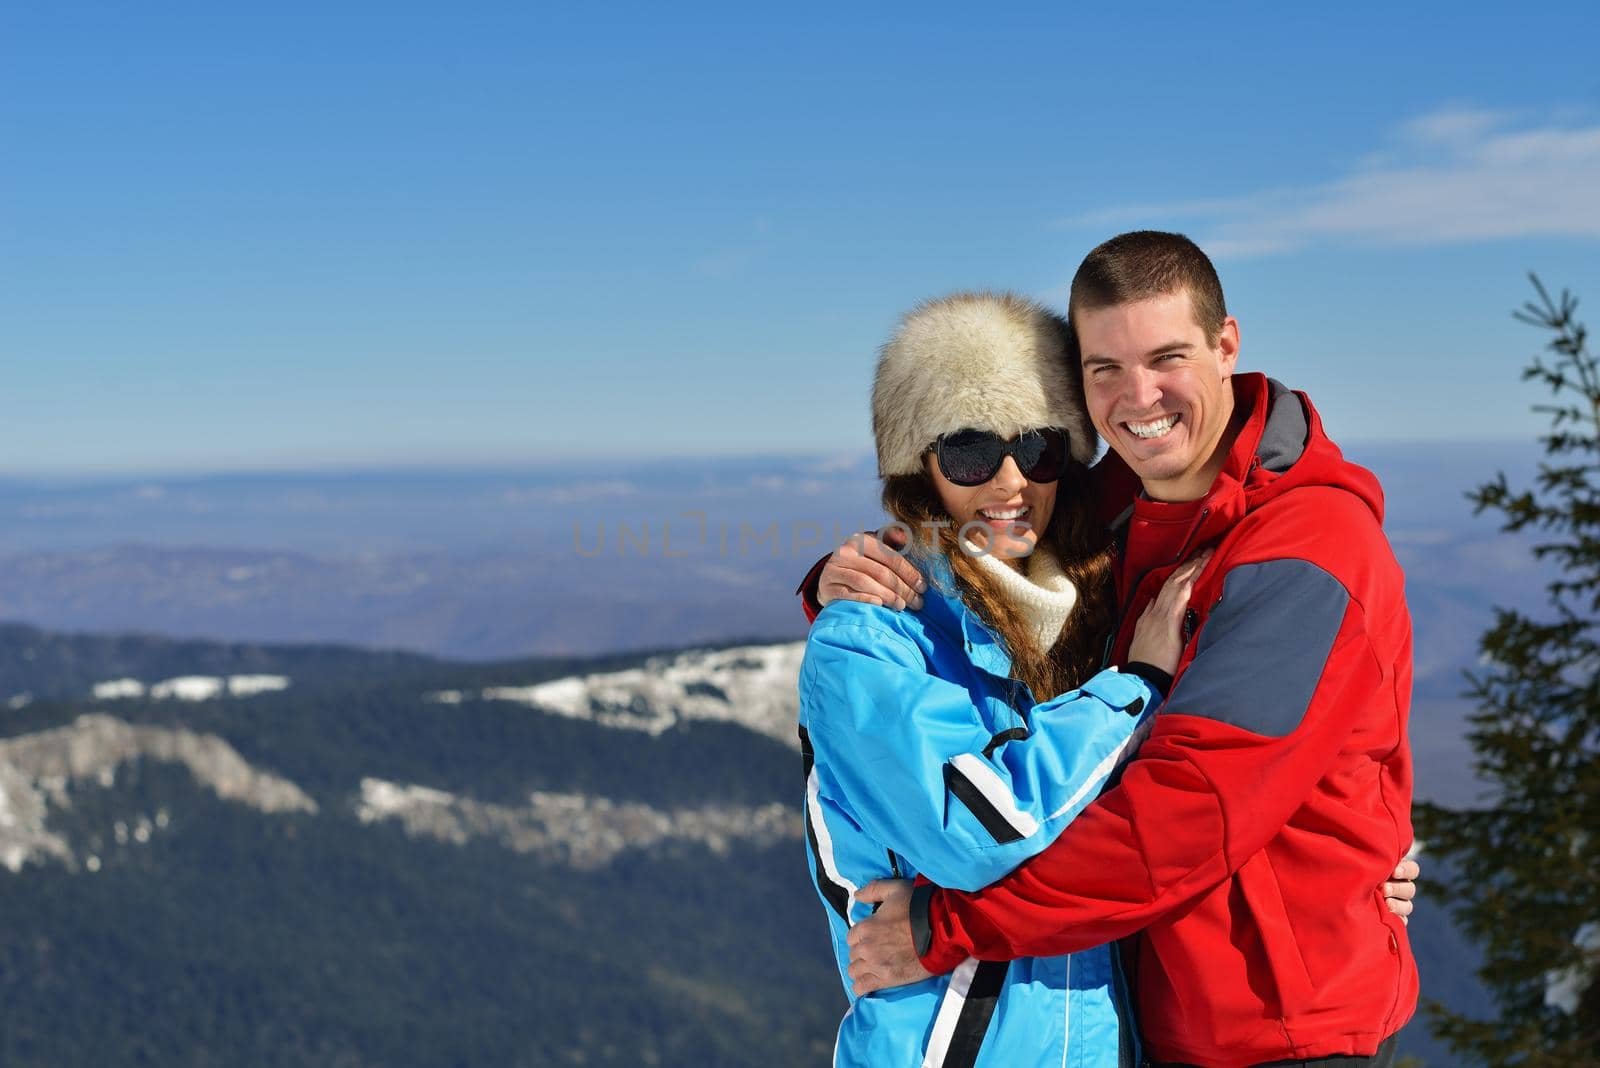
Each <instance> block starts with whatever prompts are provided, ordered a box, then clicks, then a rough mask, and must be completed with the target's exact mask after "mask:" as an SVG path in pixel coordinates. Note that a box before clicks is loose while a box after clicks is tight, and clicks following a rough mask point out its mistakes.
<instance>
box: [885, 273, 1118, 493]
mask: <svg viewBox="0 0 1600 1068" xmlns="http://www.w3.org/2000/svg"><path fill="white" fill-rule="evenodd" d="M1067 329H1068V327H1067V324H1066V321H1065V320H1063V319H1062V318H1060V317H1059V316H1057V315H1055V314H1053V313H1052V312H1049V311H1047V310H1045V309H1044V308H1043V307H1041V306H1040V305H1038V304H1035V303H1034V302H1033V301H1031V300H1027V299H1026V298H1023V297H1018V296H1015V295H1013V294H1010V293H953V294H951V295H950V296H948V297H940V298H938V299H937V300H930V301H927V302H925V303H923V304H919V305H918V306H917V307H916V308H914V309H912V310H911V312H910V314H908V315H907V316H906V317H905V318H904V319H903V320H902V321H901V323H900V329H899V330H897V331H895V335H894V337H892V338H890V339H889V342H888V344H886V345H884V346H883V348H882V350H881V351H880V352H879V354H878V373H877V377H876V379H875V380H874V382H873V384H872V432H873V434H874V435H875V436H876V437H877V439H878V474H879V476H880V477H884V478H887V477H889V476H891V475H912V474H916V473H918V472H920V471H921V470H922V469H923V468H922V455H923V453H924V452H926V451H927V449H928V446H929V445H932V444H933V442H934V439H935V438H937V437H938V436H939V435H940V434H948V433H951V432H953V431H956V430H963V429H966V428H969V427H970V428H972V429H975V430H992V431H994V432H995V433H996V434H999V435H1001V436H1002V437H1007V438H1010V437H1015V436H1016V435H1017V434H1020V433H1021V432H1022V431H1024V430H1032V429H1035V428H1037V427H1046V426H1058V427H1061V428H1062V429H1064V430H1066V431H1067V433H1068V435H1070V442H1071V444H1070V448H1071V450H1072V456H1073V458H1074V459H1076V460H1077V461H1078V462H1080V463H1085V464H1086V463H1088V462H1089V461H1090V460H1092V459H1094V454H1095V451H1096V450H1097V449H1098V447H1099V439H1098V438H1096V437H1095V433H1094V428H1093V426H1092V425H1091V424H1090V422H1089V414H1088V412H1087V410H1086V409H1085V407H1084V403H1083V388H1082V386H1081V384H1080V382H1079V377H1078V376H1077V375H1075V374H1073V368H1072V367H1071V365H1070V364H1069V363H1068V361H1069V360H1070V359H1071V358H1072V357H1071V356H1069V355H1068V345H1067Z"/></svg>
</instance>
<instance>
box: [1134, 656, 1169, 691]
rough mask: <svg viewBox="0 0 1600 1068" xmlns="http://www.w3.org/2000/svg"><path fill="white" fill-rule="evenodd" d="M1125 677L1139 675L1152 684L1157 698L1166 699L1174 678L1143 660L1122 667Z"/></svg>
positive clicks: (1151, 686)
mask: <svg viewBox="0 0 1600 1068" xmlns="http://www.w3.org/2000/svg"><path fill="white" fill-rule="evenodd" d="M1122 673H1123V674H1124V675H1137V676H1139V677H1140V678H1141V679H1143V680H1144V681H1145V682H1148V683H1149V684H1150V688H1151V689H1153V690H1155V692H1156V696H1157V697H1166V696H1167V691H1168V690H1170V689H1172V676H1171V675H1169V674H1168V673H1167V672H1165V671H1162V670H1161V669H1160V668H1158V667H1156V666H1155V665H1154V664H1146V663H1145V662H1144V661H1143V660H1135V661H1133V662H1132V663H1130V664H1124V665H1122Z"/></svg>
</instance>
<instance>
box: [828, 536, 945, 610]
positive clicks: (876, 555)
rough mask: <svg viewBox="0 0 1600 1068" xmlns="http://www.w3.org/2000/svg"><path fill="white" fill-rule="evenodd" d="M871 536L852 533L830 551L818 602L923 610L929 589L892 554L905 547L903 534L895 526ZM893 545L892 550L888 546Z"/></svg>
mask: <svg viewBox="0 0 1600 1068" xmlns="http://www.w3.org/2000/svg"><path fill="white" fill-rule="evenodd" d="M882 535H883V536H882V538H881V539H880V538H879V537H876V536H874V535H872V534H855V535H852V536H851V537H849V538H846V539H845V542H844V544H843V545H841V546H839V547H838V548H837V549H835V550H834V551H833V555H832V556H830V557H829V558H828V562H827V564H826V565H825V566H824V567H823V569H822V574H821V575H820V576H819V577H818V579H817V603H818V604H828V603H830V602H833V601H840V600H844V601H864V602H865V603H867V604H876V605H883V606H884V607H886V608H893V609H895V610H896V611H900V610H902V609H904V608H905V607H906V606H908V605H909V606H910V607H912V608H921V607H922V596H921V594H922V591H923V590H925V589H927V588H928V584H927V583H926V582H924V581H923V578H922V575H921V573H920V572H918V571H917V569H916V567H915V566H914V565H913V564H912V563H911V561H910V560H907V559H906V558H905V557H903V556H901V555H900V554H899V553H898V552H896V551H895V549H896V548H902V549H903V548H905V544H906V536H905V532H904V531H903V530H900V529H896V528H894V527H890V528H889V529H888V530H885V531H883V532H882ZM891 546H893V547H891Z"/></svg>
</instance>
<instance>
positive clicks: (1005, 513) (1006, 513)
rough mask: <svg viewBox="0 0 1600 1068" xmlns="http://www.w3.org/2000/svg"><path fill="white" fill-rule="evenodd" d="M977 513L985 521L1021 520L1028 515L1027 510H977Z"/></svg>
mask: <svg viewBox="0 0 1600 1068" xmlns="http://www.w3.org/2000/svg"><path fill="white" fill-rule="evenodd" d="M978 512H979V513H980V514H981V515H982V516H983V517H984V518H985V519H1021V518H1022V517H1023V516H1025V515H1027V514H1028V509H1027V508H1006V509H1000V508H979V509H978Z"/></svg>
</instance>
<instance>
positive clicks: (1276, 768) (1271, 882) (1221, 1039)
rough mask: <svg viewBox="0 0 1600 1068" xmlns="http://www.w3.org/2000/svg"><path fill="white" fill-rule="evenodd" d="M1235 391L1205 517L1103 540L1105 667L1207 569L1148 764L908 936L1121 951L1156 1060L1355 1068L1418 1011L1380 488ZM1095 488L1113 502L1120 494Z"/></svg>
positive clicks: (1017, 952) (1000, 948) (1402, 629)
mask: <svg viewBox="0 0 1600 1068" xmlns="http://www.w3.org/2000/svg"><path fill="white" fill-rule="evenodd" d="M1233 383H1234V392H1235V403H1236V405H1237V407H1238V409H1239V410H1240V411H1242V412H1245V413H1248V414H1247V417H1246V420H1245V423H1244V426H1243V429H1242V430H1241V431H1240V433H1239V435H1238V437H1237V439H1236V441H1235V443H1234V446H1233V448H1232V450H1231V451H1230V454H1229V457H1228V460H1227V463H1226V465H1225V467H1224V469H1223V471H1222V473H1221V474H1220V475H1219V476H1218V477H1217V479H1216V481H1215V483H1213V485H1212V487H1211V490H1210V492H1208V493H1207V494H1206V496H1205V497H1203V498H1202V499H1200V500H1198V501H1192V502H1186V503H1179V504H1166V503H1160V502H1156V501H1150V500H1146V499H1139V500H1137V501H1135V502H1134V503H1133V504H1132V506H1131V507H1130V508H1129V509H1128V510H1127V511H1126V512H1125V513H1124V514H1123V516H1121V517H1120V525H1121V526H1122V528H1123V536H1124V537H1125V539H1126V540H1125V545H1124V552H1123V559H1122V565H1121V569H1120V574H1119V584H1120V590H1119V592H1120V595H1121V596H1120V603H1121V604H1122V606H1123V615H1122V623H1121V625H1120V627H1119V632H1118V634H1117V639H1116V644H1115V652H1114V654H1113V655H1114V659H1115V660H1116V662H1121V661H1122V660H1124V659H1125V658H1126V654H1127V648H1128V644H1129V642H1130V640H1131V638H1132V631H1133V622H1134V620H1136V619H1137V618H1138V615H1139V612H1140V611H1141V610H1142V609H1143V608H1144V606H1145V605H1146V604H1147V603H1148V602H1149V601H1150V600H1151V599H1152V598H1153V597H1154V596H1155V594H1156V592H1157V591H1158V590H1159V589H1160V588H1161V584H1162V582H1163V581H1164V580H1165V579H1166V577H1167V575H1168V574H1169V573H1170V572H1171V571H1172V569H1173V568H1174V567H1176V566H1177V564H1178V563H1180V562H1181V561H1182V560H1184V559H1187V558H1188V557H1189V556H1191V555H1193V554H1194V553H1195V552H1197V551H1199V550H1201V549H1204V548H1207V547H1215V549H1216V555H1215V556H1214V557H1213V559H1212V560H1211V562H1210V564H1209V565H1208V566H1207V567H1206V570H1205V573H1204V574H1203V575H1202V576H1201V577H1200V580H1199V582H1198V583H1197V585H1196V588H1195V592H1194V595H1193V597H1192V599H1191V602H1190V604H1191V608H1190V613H1191V614H1190V616H1189V617H1188V628H1187V634H1188V635H1189V638H1188V642H1187V646H1186V648H1185V650H1184V653H1183V659H1182V660H1181V662H1180V664H1179V667H1178V671H1177V672H1176V674H1175V675H1174V682H1173V686H1172V690H1171V692H1170V694H1169V695H1168V697H1167V701H1166V703H1165V705H1163V707H1162V709H1161V712H1160V713H1159V714H1158V715H1157V717H1156V719H1155V726H1154V729H1153V731H1152V732H1151V735H1150V738H1149V740H1147V741H1146V742H1145V743H1144V746H1143V747H1142V748H1141V750H1140V751H1139V754H1138V756H1137V758H1136V759H1135V760H1133V761H1132V762H1131V763H1130V764H1129V765H1128V766H1127V768H1126V770H1125V771H1124V773H1123V775H1122V778H1121V781H1120V782H1119V783H1118V784H1117V785H1115V786H1114V787H1113V788H1111V789H1109V790H1108V791H1107V792H1106V793H1105V794H1103V795H1102V796H1101V797H1100V799H1099V800H1098V801H1096V802H1095V803H1094V804H1093V805H1091V806H1089V808H1087V809H1085V810H1084V812H1083V813H1082V815H1080V816H1079V817H1078V819H1077V820H1076V821H1075V822H1074V823H1073V824H1072V825H1071V826H1069V827H1068V828H1067V829H1066V830H1065V831H1064V832H1063V833H1062V835H1061V837H1060V838H1058V839H1057V840H1056V842H1055V844H1054V845H1052V846H1051V847H1049V848H1048V849H1046V850H1045V851H1044V852H1043V853H1041V854H1039V855H1038V856H1036V857H1034V858H1033V859H1032V860H1030V861H1028V862H1026V863H1025V864H1023V865H1022V866H1021V867H1019V868H1018V869H1016V870H1015V871H1014V872H1012V873H1011V874H1010V875H1008V876H1006V877H1005V878H1003V879H1001V880H1000V881H999V882H997V883H995V884H993V885H991V886H989V887H987V888H985V889H983V890H979V891H976V892H972V893H959V892H955V891H950V890H938V889H935V888H932V887H928V888H926V889H919V891H918V892H917V894H916V895H915V897H914V905H913V915H912V921H913V928H914V929H915V930H916V931H917V933H918V937H919V940H920V941H921V942H922V946H919V948H922V947H926V952H925V953H924V954H923V958H922V959H923V964H924V965H925V966H926V967H928V968H929V969H930V970H932V971H933V972H935V973H941V972H946V971H949V970H950V969H952V968H954V967H955V966H956V965H957V964H959V963H960V962H961V961H962V960H964V959H965V958H966V957H968V956H973V957H977V958H979V959H986V960H1009V959H1012V958H1016V957H1027V956H1042V955H1053V954H1060V953H1068V952H1076V951H1078V950H1081V949H1084V948H1086V947H1089V946H1094V945H1099V944H1100V943H1103V942H1109V941H1112V940H1114V939H1126V942H1125V943H1124V946H1123V954H1124V960H1125V961H1126V962H1127V964H1128V966H1129V970H1130V973H1131V979H1132V982H1133V987H1134V990H1135V992H1136V993H1135V1004H1136V1006H1137V1009H1138V1014H1139V1023H1140V1029H1141V1031H1142V1033H1143V1036H1144V1038H1145V1041H1146V1044H1147V1052H1148V1053H1149V1055H1150V1056H1151V1057H1152V1058H1153V1059H1154V1060H1156V1061H1176V1062H1183V1063H1191V1064H1200V1065H1224V1066H1226V1065H1250V1064H1257V1063H1260V1062H1264V1061H1274V1060H1280V1059H1300V1058H1316V1057H1326V1056H1331V1055H1335V1054H1369V1055H1370V1054H1372V1053H1373V1052H1374V1051H1375V1050H1376V1049H1377V1047H1378V1044H1379V1043H1380V1042H1381V1041H1382V1040H1383V1039H1384V1038H1386V1037H1387V1036H1389V1035H1391V1034H1393V1033H1394V1032H1395V1031H1397V1030H1399V1028H1400V1027H1401V1026H1402V1025H1403V1024H1404V1023H1405V1022H1406V1021H1407V1020H1408V1019H1409V1018H1410V1016H1411V1014H1412V1012H1413V1010H1414V1008H1415V1005H1416V999H1417V972H1416V965H1415V962H1414V960H1413V958H1412V954H1411V947H1410V943H1409V942H1408V941H1407V939H1406V928H1405V926H1404V925H1403V923H1402V922H1401V920H1400V919H1399V917H1397V916H1394V915H1392V914H1391V913H1390V912H1389V911H1388V909H1387V908H1386V907H1385V905H1384V901H1383V892H1382V890H1381V889H1380V884H1381V883H1382V882H1383V880H1384V879H1385V878H1387V877H1388V875H1389V873H1390V872H1391V871H1392V870H1393V868H1394V866H1395V864H1396V863H1397V862H1398V861H1399V859H1400V858H1401V856H1402V855H1403V854H1404V853H1405V851H1406V849H1407V848H1408V847H1409V845H1410V844H1411V840H1412V831H1411V819H1410V809H1411V756H1410V747H1409V745H1408V744H1407V741H1406V720H1407V715H1408V711H1409V705H1410V693H1411V623H1410V617H1409V615H1408V613H1407V611H1406V604H1405V597H1404V591H1403V577H1402V575H1401V571H1400V567H1399V565H1398V564H1397V563H1396V562H1395V559H1394V555H1393V553H1392V551H1391V550H1390V548H1389V545H1388V542H1387V540H1386V539H1385V538H1384V535H1383V531H1382V529H1381V525H1380V524H1381V520H1382V516H1383V500H1382V491H1381V490H1380V488H1379V486H1378V482H1377V479H1376V478H1375V477H1374V476H1373V475H1372V474H1371V473H1370V472H1368V471H1366V470H1365V469H1363V468H1360V467H1357V466H1356V465H1354V464H1351V463H1349V462H1347V461H1346V460H1345V459H1344V458H1343V456H1342V455H1341V454H1340V452H1339V450H1338V448H1337V447H1336V446H1335V445H1334V444H1333V443H1332V442H1331V441H1329V440H1328V438H1327V437H1326V436H1325V435H1324V434H1323V431H1322V425H1321V421H1320V420H1319V419H1318V417H1317V414H1316V411H1315V410H1314V409H1313V408H1312V407H1311V403H1310V401H1309V400H1308V399H1307V398H1306V397H1305V395H1304V394H1301V393H1294V392H1291V391H1289V390H1287V389H1285V388H1284V387H1282V386H1280V385H1279V384H1277V383H1276V382H1271V381H1269V380H1268V379H1266V378H1265V377H1263V376H1261V375H1237V376H1235V378H1234V380H1233ZM1100 466H1101V467H1103V468H1105V469H1106V470H1105V471H1104V472H1102V475H1103V483H1102V484H1103V485H1104V486H1105V487H1106V491H1107V492H1115V491H1114V489H1113V487H1116V486H1129V485H1136V484H1137V483H1136V482H1131V481H1130V477H1129V476H1130V474H1131V473H1130V472H1128V470H1127V468H1126V467H1125V466H1124V465H1123V464H1122V463H1121V461H1119V460H1118V459H1117V458H1116V457H1115V456H1109V457H1107V459H1106V460H1105V461H1102V463H1101V465H1100ZM1126 499H1127V498H1126V497H1124V498H1123V500H1124V501H1126Z"/></svg>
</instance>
